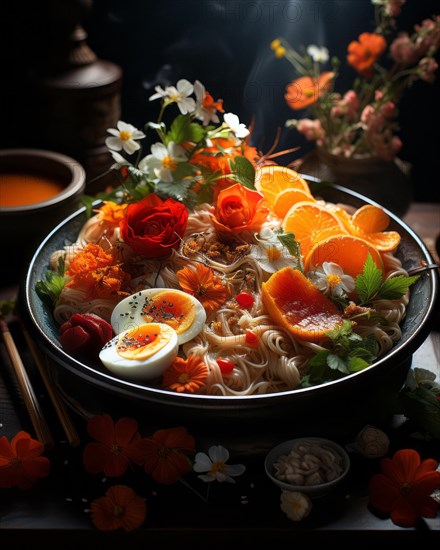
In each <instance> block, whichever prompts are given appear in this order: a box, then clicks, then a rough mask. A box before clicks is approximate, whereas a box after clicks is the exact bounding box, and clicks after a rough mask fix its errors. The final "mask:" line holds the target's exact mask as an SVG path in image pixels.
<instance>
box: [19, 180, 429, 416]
mask: <svg viewBox="0 0 440 550" xmlns="http://www.w3.org/2000/svg"><path fill="white" fill-rule="evenodd" d="M305 177H306V178H308V179H311V178H309V177H308V176H305ZM313 181H317V182H319V180H318V179H317V178H313ZM331 188H332V189H334V190H335V191H336V192H342V193H343V194H344V195H346V196H347V195H348V196H349V197H350V198H354V199H357V200H358V201H361V202H362V203H364V204H365V203H366V204H375V205H378V206H380V205H379V204H378V203H376V202H374V201H373V200H371V199H368V198H367V197H365V196H364V195H361V194H359V193H357V192H355V191H352V190H350V189H347V188H345V187H343V186H340V185H337V184H332V185H331ZM100 202H101V201H99V200H97V201H96V202H95V203H94V205H96V204H99V203H100ZM382 208H384V207H382ZM85 210H86V208H85V207H82V208H80V209H79V210H77V211H76V212H74V213H73V214H71V215H70V216H69V217H67V218H66V219H65V220H64V221H63V222H61V223H60V224H58V225H57V226H56V227H55V228H54V229H53V230H52V231H51V232H50V233H49V234H48V235H47V236H46V238H45V239H44V240H43V242H42V243H41V244H40V246H39V247H38V248H37V250H36V251H35V253H34V255H33V257H32V259H31V261H30V264H29V267H28V270H27V273H26V276H25V278H24V280H23V281H22V291H21V292H20V295H21V297H22V299H21V301H20V305H21V308H22V310H23V312H24V318H25V320H26V321H27V322H28V325H29V326H28V329H29V331H30V332H31V333H32V335H33V336H34V337H35V338H36V340H37V341H38V343H39V345H40V346H42V348H43V349H44V351H45V352H46V353H47V354H48V355H49V356H50V357H51V358H52V359H53V360H54V361H55V362H56V363H59V364H61V365H62V366H63V367H64V368H66V369H67V370H68V371H70V372H71V373H73V374H74V375H76V376H79V377H80V378H82V379H84V380H85V381H87V382H89V383H91V384H92V385H95V386H98V387H99V388H101V389H104V390H106V391H109V392H111V393H116V394H117V395H120V396H121V397H127V398H131V399H132V398H133V397H136V398H140V399H143V400H148V402H150V403H155V404H158V405H163V404H164V403H165V404H166V405H172V404H178V405H179V407H181V408H183V409H187V410H191V409H197V410H200V409H201V408H202V409H203V408H205V409H206V410H209V411H211V410H219V411H225V412H236V411H240V410H241V408H242V407H243V405H244V403H246V408H247V410H253V409H256V410H257V409H260V408H261V407H262V406H268V404H270V403H271V402H272V399H273V398H274V397H277V399H278V400H280V402H282V403H284V404H288V403H289V401H290V399H291V398H292V396H293V395H294V396H296V398H297V399H301V398H306V396H308V395H309V394H310V392H311V391H313V390H315V389H316V388H323V387H326V388H329V390H328V391H330V388H332V387H336V385H337V388H340V389H342V388H345V389H347V388H350V387H351V385H352V384H354V382H355V380H357V379H358V378H359V377H364V376H366V375H367V374H368V373H371V372H372V369H378V368H380V366H381V365H383V363H384V362H385V361H390V360H391V359H392V360H394V361H395V362H396V364H398V362H399V361H402V360H404V359H407V358H408V356H409V355H412V353H414V351H416V350H417V349H418V348H419V347H420V345H421V344H422V343H423V342H424V340H425V339H426V337H427V336H428V334H429V332H430V330H431V327H430V323H429V321H430V320H431V319H432V317H433V314H434V308H435V304H436V300H437V295H438V287H439V277H438V274H437V273H436V272H430V273H429V276H430V280H431V283H430V284H431V285H432V293H431V295H430V300H429V304H428V307H427V311H426V312H425V315H424V317H423V319H422V320H420V322H419V323H418V325H417V326H416V327H415V329H414V333H413V334H412V336H411V339H410V340H409V341H407V342H405V348H404V347H403V345H399V342H397V343H396V345H395V346H394V347H393V348H392V349H391V350H389V351H388V352H387V353H386V354H385V356H383V357H381V358H379V359H378V360H377V361H375V362H374V363H373V364H372V365H369V366H368V367H366V368H365V369H364V370H362V371H358V372H355V373H352V374H350V375H349V376H346V377H343V378H340V379H337V380H332V381H329V382H325V383H323V384H318V385H315V386H310V387H305V388H295V389H292V390H286V391H282V392H273V393H268V394H267V393H266V394H252V395H246V396H217V395H201V394H185V393H179V394H176V392H172V391H170V390H165V389H162V388H156V387H149V386H145V385H143V384H139V383H136V382H133V381H130V380H127V379H122V378H118V377H116V376H114V375H112V374H111V373H106V372H103V371H97V370H96V369H95V368H93V367H91V366H89V365H87V364H85V363H83V362H81V361H79V360H78V359H75V358H74V357H72V356H70V355H69V354H67V353H66V352H65V351H64V350H63V349H62V348H61V346H57V345H56V343H54V342H53V341H52V340H51V338H50V337H49V336H48V335H47V334H46V333H45V331H44V330H43V328H42V326H41V324H40V323H39V321H38V318H36V316H35V313H34V311H33V301H34V300H36V299H38V300H39V298H38V297H36V294H35V290H34V288H33V286H32V280H33V277H34V274H33V271H34V264H35V262H36V260H37V259H38V257H39V255H40V254H41V253H42V251H43V250H44V248H45V246H46V244H47V242H48V241H50V240H51V239H52V238H53V237H54V236H55V235H56V234H57V233H58V232H59V231H60V230H61V229H62V228H63V226H65V225H68V224H69V222H71V221H72V220H74V219H75V218H76V217H77V216H80V215H83V214H84V212H85ZM384 210H385V212H386V213H387V214H388V215H389V216H390V218H391V219H392V220H393V221H394V222H395V223H397V224H398V225H399V226H400V227H401V228H403V229H404V230H405V231H406V232H407V233H408V234H409V236H410V237H411V239H413V240H414V241H415V243H416V244H417V246H418V247H419V248H420V251H421V253H422V254H423V257H424V258H425V259H426V260H427V261H429V263H430V262H432V258H431V255H430V252H429V250H428V249H427V247H426V246H425V244H424V242H423V241H422V239H421V238H420V237H419V236H418V235H417V234H416V233H415V232H414V231H413V230H412V229H411V228H410V227H409V226H408V225H407V224H405V222H403V221H402V220H401V219H400V218H399V217H398V216H396V215H395V214H393V213H392V212H390V211H389V210H387V209H386V208H384Z"/></svg>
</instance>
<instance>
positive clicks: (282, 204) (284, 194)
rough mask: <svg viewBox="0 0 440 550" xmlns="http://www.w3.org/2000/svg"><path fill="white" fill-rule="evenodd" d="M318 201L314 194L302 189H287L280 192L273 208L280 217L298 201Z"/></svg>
mask: <svg viewBox="0 0 440 550" xmlns="http://www.w3.org/2000/svg"><path fill="white" fill-rule="evenodd" d="M304 201H309V202H316V201H315V199H314V198H313V197H312V195H309V194H308V193H306V192H305V191H303V190H302V189H293V188H290V187H289V189H285V190H284V191H281V193H278V195H277V196H276V198H275V201H274V204H273V207H272V210H273V212H274V213H275V214H276V215H277V216H278V217H279V218H284V216H285V215H286V214H287V212H288V211H289V210H290V208H291V207H292V206H293V205H294V204H297V203H298V202H304Z"/></svg>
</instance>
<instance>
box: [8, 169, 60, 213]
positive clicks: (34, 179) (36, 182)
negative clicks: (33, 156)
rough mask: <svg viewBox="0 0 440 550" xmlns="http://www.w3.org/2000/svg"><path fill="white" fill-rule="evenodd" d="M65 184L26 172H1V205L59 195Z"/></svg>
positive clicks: (23, 202) (18, 203)
mask: <svg viewBox="0 0 440 550" xmlns="http://www.w3.org/2000/svg"><path fill="white" fill-rule="evenodd" d="M63 189H64V185H63V184H62V183H60V182H59V181H57V180H56V179H54V178H53V179H52V178H50V177H46V176H40V175H37V174H26V173H22V174H21V173H5V172H3V173H0V207H5V206H22V205H24V204H34V203H36V202H41V201H45V200H47V199H50V198H51V197H53V196H55V195H58V193H60V192H61V191H62V190H63Z"/></svg>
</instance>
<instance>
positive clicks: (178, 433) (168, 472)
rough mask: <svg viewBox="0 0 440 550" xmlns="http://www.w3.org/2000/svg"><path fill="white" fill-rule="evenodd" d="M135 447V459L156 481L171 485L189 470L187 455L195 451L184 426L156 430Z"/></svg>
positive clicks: (192, 440) (190, 437) (192, 439)
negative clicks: (136, 452)
mask: <svg viewBox="0 0 440 550" xmlns="http://www.w3.org/2000/svg"><path fill="white" fill-rule="evenodd" d="M136 447H137V451H138V455H137V461H139V462H142V463H143V465H144V469H145V471H146V472H147V473H148V474H151V475H152V477H153V479H154V480H155V481H157V482H158V483H163V484H164V485H171V484H172V483H175V482H176V481H178V480H179V479H180V478H181V477H182V475H184V474H186V473H187V472H189V471H190V470H191V461H190V458H189V455H191V454H194V452H195V441H194V438H193V437H192V435H189V434H188V432H187V431H186V428H183V427H178V428H168V429H165V430H158V431H156V432H155V433H154V434H153V435H152V436H151V437H148V438H145V439H142V440H141V441H139V442H138V443H137V445H136Z"/></svg>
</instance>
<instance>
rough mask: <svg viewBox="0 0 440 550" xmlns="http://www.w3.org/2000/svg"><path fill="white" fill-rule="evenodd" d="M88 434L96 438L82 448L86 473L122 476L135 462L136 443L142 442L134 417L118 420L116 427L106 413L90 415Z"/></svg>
mask: <svg viewBox="0 0 440 550" xmlns="http://www.w3.org/2000/svg"><path fill="white" fill-rule="evenodd" d="M87 432H88V433H89V435H90V436H91V437H93V438H94V439H96V441H93V442H91V443H87V445H86V446H85V447H84V452H83V462H84V467H85V469H86V470H87V472H89V473H91V474H97V473H99V472H104V474H105V475H106V476H108V477H118V476H121V475H122V474H123V473H124V472H125V470H126V469H127V468H128V466H129V464H131V463H132V462H135V461H136V456H137V454H136V446H135V444H136V443H137V442H138V441H139V440H140V439H141V436H140V434H139V432H138V424H137V422H136V420H134V419H133V418H128V417H123V418H120V419H119V420H118V421H117V422H116V424H115V423H114V422H113V419H112V418H111V416H110V415H108V414H103V415H97V416H93V417H92V418H91V419H90V420H89V422H88V423H87Z"/></svg>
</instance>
